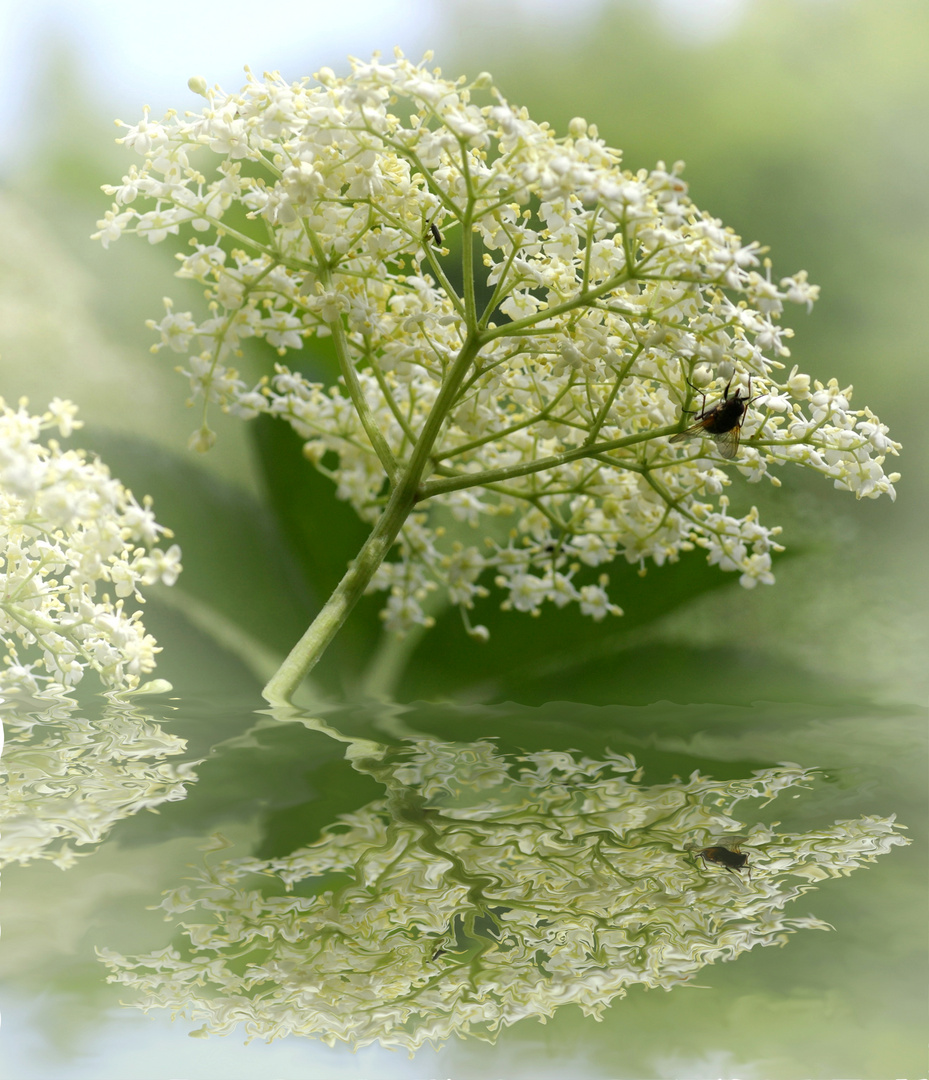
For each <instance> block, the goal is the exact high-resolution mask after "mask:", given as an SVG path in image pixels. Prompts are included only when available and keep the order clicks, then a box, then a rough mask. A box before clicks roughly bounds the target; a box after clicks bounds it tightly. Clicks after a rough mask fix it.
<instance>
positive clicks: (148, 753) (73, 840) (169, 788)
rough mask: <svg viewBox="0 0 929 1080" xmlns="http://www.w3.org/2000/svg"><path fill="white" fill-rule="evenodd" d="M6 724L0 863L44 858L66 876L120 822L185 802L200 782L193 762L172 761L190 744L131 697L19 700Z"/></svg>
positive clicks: (9, 707)
mask: <svg viewBox="0 0 929 1080" xmlns="http://www.w3.org/2000/svg"><path fill="white" fill-rule="evenodd" d="M0 717H2V721H3V729H4V747H3V758H2V761H0V780H2V783H3V789H4V790H3V799H2V801H0V829H2V832H0V865H6V864H8V863H13V862H18V863H22V864H25V863H29V862H31V861H32V860H33V859H48V860H50V861H51V862H53V863H54V864H55V865H56V866H60V867H61V868H62V869H67V868H68V867H70V866H71V865H72V864H73V863H74V861H75V860H76V859H77V858H78V857H79V856H81V855H88V854H90V853H91V852H92V851H93V850H95V848H96V846H97V845H98V844H99V843H100V842H101V841H102V840H104V839H105V838H106V836H107V834H108V833H109V832H110V830H111V829H112V827H113V825H114V824H115V823H116V822H117V821H120V820H121V819H123V818H127V817H130V816H131V815H133V814H137V813H138V812H139V811H140V810H152V809H154V808H156V807H157V806H159V805H161V804H162V803H165V802H174V801H177V800H179V799H183V798H184V797H185V796H186V794H187V785H188V784H190V783H192V782H193V781H195V780H196V779H197V776H196V772H195V771H194V770H195V767H196V765H197V762H189V761H184V762H170V761H167V760H166V759H167V758H170V757H173V756H176V755H178V754H182V753H183V752H184V750H185V748H186V746H187V743H186V741H185V740H184V739H181V738H178V736H177V735H172V734H169V733H168V732H166V731H164V730H163V729H162V727H161V725H160V724H159V723H158V722H157V721H156V720H155V719H154V717H152V716H150V715H149V714H148V713H147V712H146V711H145V710H144V708H143V707H142V706H141V705H140V704H139V703H138V699H134V698H132V697H131V696H127V697H120V696H118V695H114V694H108V695H105V696H104V697H100V698H96V699H93V700H92V701H91V702H90V703H89V704H86V703H81V704H79V703H78V702H77V701H75V700H73V699H72V698H70V697H68V696H66V695H61V696H59V695H57V694H54V695H52V696H50V697H44V698H43V697H34V698H32V699H30V700H28V701H23V700H16V699H14V700H8V701H7V702H6V703H5V704H0ZM75 848H79V849H82V850H75Z"/></svg>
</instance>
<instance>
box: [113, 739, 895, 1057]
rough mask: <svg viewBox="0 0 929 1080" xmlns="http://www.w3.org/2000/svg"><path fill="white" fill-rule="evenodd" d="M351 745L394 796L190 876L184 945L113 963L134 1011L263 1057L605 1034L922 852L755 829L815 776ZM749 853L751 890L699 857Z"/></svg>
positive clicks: (886, 825) (858, 823) (182, 920)
mask: <svg viewBox="0 0 929 1080" xmlns="http://www.w3.org/2000/svg"><path fill="white" fill-rule="evenodd" d="M305 722H306V723H307V724H308V726H310V727H314V726H318V727H321V728H322V729H324V730H326V728H325V725H321V724H317V723H316V722H314V721H310V720H308V721H305ZM328 730H329V731H330V733H332V732H331V729H328ZM337 737H340V736H337ZM347 741H349V742H350V743H351V745H350V747H349V750H348V753H347V755H346V756H347V757H348V758H349V759H350V760H351V761H352V763H353V765H354V767H355V768H356V769H358V770H359V771H361V772H365V773H369V774H370V775H372V776H374V777H375V778H376V779H377V780H378V781H379V782H381V783H382V784H384V786H385V788H386V794H385V797H384V798H381V799H377V800H375V801H374V802H371V803H369V804H368V805H366V806H364V807H362V808H361V809H359V810H357V811H355V812H354V813H350V814H343V815H341V816H340V818H339V819H338V820H337V821H336V822H335V823H333V825H332V826H330V827H328V828H326V829H324V830H323V832H322V836H321V838H320V839H319V840H318V841H317V842H316V843H313V844H309V845H307V846H306V847H302V848H299V849H298V850H296V851H294V852H293V853H292V854H290V855H287V856H286V857H283V858H276V859H255V858H238V859H226V860H223V861H216V862H213V861H211V860H209V859H207V860H205V862H204V864H203V866H201V867H199V868H194V872H193V877H192V879H191V884H184V885H181V886H179V887H178V888H176V889H173V890H172V891H171V892H170V893H168V894H166V896H165V898H164V900H163V901H162V903H161V907H162V908H163V909H164V910H165V912H166V913H167V916H166V918H167V920H168V921H169V922H172V923H175V924H178V925H179V927H180V930H181V931H182V935H183V940H182V941H180V942H178V941H176V942H175V943H174V944H172V945H170V946H169V947H167V948H163V949H160V950H158V951H155V952H152V953H150V954H147V955H143V956H131V957H126V956H122V955H121V954H119V953H116V952H114V951H113V950H109V949H103V950H100V951H99V955H100V958H101V959H102V960H103V961H104V963H106V965H107V967H108V968H109V969H110V972H111V975H110V981H112V982H118V983H120V984H122V985H123V986H125V987H128V988H130V989H132V990H133V991H135V995H136V996H135V1000H134V1001H133V1002H132V1004H135V1005H136V1006H137V1007H139V1008H142V1009H145V1010H148V1009H150V1008H168V1009H171V1010H172V1012H173V1013H174V1015H175V1016H178V1015H182V1016H184V1017H185V1018H187V1019H189V1020H192V1021H194V1022H202V1024H203V1026H202V1027H201V1028H200V1029H199V1031H196V1032H194V1033H193V1034H196V1035H206V1034H209V1033H214V1034H228V1033H229V1032H231V1031H232V1030H234V1029H235V1028H236V1027H237V1026H238V1025H239V1024H242V1025H244V1027H245V1032H246V1035H247V1037H248V1038H249V1039H251V1038H264V1039H267V1040H268V1041H270V1040H272V1039H276V1038H281V1037H284V1036H287V1035H303V1036H309V1037H312V1038H317V1039H321V1040H322V1041H324V1042H326V1043H328V1044H329V1045H334V1044H335V1043H337V1042H345V1043H348V1044H350V1045H351V1046H353V1047H359V1046H365V1045H367V1044H369V1043H372V1042H379V1043H381V1044H382V1045H385V1046H392V1047H404V1048H406V1049H408V1050H410V1051H413V1050H416V1049H417V1048H419V1047H420V1046H422V1045H423V1044H425V1043H432V1044H435V1045H439V1044H441V1043H442V1042H444V1041H445V1040H447V1039H448V1038H450V1037H451V1036H453V1035H459V1036H464V1035H468V1036H471V1037H476V1038H481V1039H485V1040H487V1041H491V1042H492V1041H494V1040H495V1039H496V1038H497V1037H498V1035H499V1034H500V1032H501V1031H502V1030H503V1029H504V1028H506V1027H508V1026H510V1025H512V1024H514V1023H516V1022H517V1021H519V1020H522V1019H525V1018H528V1017H535V1018H536V1019H539V1020H543V1021H544V1020H545V1019H546V1018H547V1017H550V1016H552V1015H553V1014H554V1013H555V1012H556V1010H557V1009H558V1008H559V1007H561V1006H562V1005H565V1004H575V1005H578V1006H579V1007H580V1008H581V1010H582V1011H583V1012H584V1013H585V1014H586V1015H589V1016H594V1017H595V1018H597V1019H600V1018H602V1016H603V1013H604V1011H605V1009H606V1008H607V1006H608V1005H609V1004H610V1002H611V1001H613V1000H615V999H617V998H621V997H623V996H624V995H625V994H626V992H627V990H628V988H629V987H630V986H634V985H636V984H641V985H644V986H647V987H661V988H663V989H665V990H670V989H671V988H673V987H675V986H678V985H681V984H684V983H687V982H689V981H691V980H693V978H694V977H695V976H696V975H697V973H698V972H699V971H700V970H701V969H702V968H704V967H705V966H706V965H707V964H712V963H715V962H717V961H724V960H731V959H734V958H735V957H737V956H739V955H740V954H741V953H743V952H745V951H746V950H749V949H752V948H755V947H758V946H767V945H783V944H785V943H786V942H787V940H788V939H789V937H790V935H791V934H793V933H794V932H795V931H797V930H799V929H830V927H829V926H828V924H827V923H824V922H823V921H822V920H820V919H817V918H816V917H815V916H812V915H788V914H786V912H785V909H786V908H787V907H788V906H789V905H790V904H791V902H792V901H794V900H796V899H798V898H799V897H800V896H802V895H804V894H805V893H807V892H809V891H810V890H811V889H814V888H815V883H816V882H818V881H822V880H825V879H827V878H832V877H839V876H845V875H847V874H849V873H851V871H852V870H854V869H855V868H857V867H860V866H862V865H864V864H866V863H869V862H872V861H873V860H874V859H875V858H876V857H877V856H878V855H879V854H881V853H884V852H887V851H889V850H890V849H891V848H892V847H893V846H894V845H899V844H906V843H907V842H908V841H906V840H905V839H904V838H903V837H901V836H900V835H899V834H898V833H897V832H896V830H897V829H898V828H899V826H897V825H895V824H894V820H893V818H878V817H862V818H860V819H857V820H854V821H837V822H835V823H834V824H833V825H831V826H828V827H824V828H820V829H816V830H815V831H812V832H808V833H782V832H778V831H777V830H776V827H775V826H776V823H775V825H761V824H753V825H748V824H746V822H745V818H746V817H749V816H751V806H752V804H754V805H756V806H763V805H765V804H766V803H767V802H770V801H771V800H772V799H774V798H775V797H776V796H777V795H778V794H779V793H781V792H783V791H788V790H794V789H796V788H802V787H804V786H806V785H807V783H808V781H809V779H810V777H811V775H812V772H813V771H812V770H807V769H803V768H801V767H799V766H796V765H791V764H782V765H780V766H778V767H776V768H773V769H763V770H758V771H756V772H754V773H753V774H752V776H751V777H750V778H747V779H744V780H735V781H716V780H713V779H711V778H709V777H706V776H701V775H699V774H698V773H694V774H693V775H692V776H691V777H690V778H689V779H688V780H686V781H681V780H677V779H675V780H674V781H672V782H670V783H667V784H655V785H651V786H649V785H645V784H643V783H642V782H641V780H642V773H641V769H637V767H636V763H635V761H634V760H633V759H632V758H630V757H625V756H622V755H613V756H607V758H606V759H605V760H602V761H595V760H592V759H590V758H586V757H581V756H579V755H577V754H574V753H562V752H552V751H543V752H539V753H530V754H525V755H523V756H521V757H516V758H507V757H504V756H503V755H502V754H500V753H499V751H498V750H497V749H496V747H495V746H494V745H493V744H492V743H488V742H485V741H481V742H474V743H446V742H441V741H438V740H435V739H430V738H426V739H419V740H417V741H416V742H415V744H414V745H413V747H412V748H408V749H407V750H406V751H402V750H401V751H399V752H398V751H388V750H386V748H384V747H381V746H379V745H378V744H376V743H372V742H364V741H362V740H358V741H353V740H347ZM736 834H738V835H736ZM737 840H738V841H740V842H741V845H742V851H743V852H744V853H746V858H747V861H748V867H749V869H750V874H749V873H748V872H746V873H734V872H727V871H726V870H725V868H723V867H719V866H714V865H712V864H710V865H709V866H707V865H701V863H700V861H698V859H697V858H696V857H695V853H696V852H697V851H699V850H700V849H701V848H703V847H705V846H706V845H707V844H709V843H711V842H714V843H720V842H723V843H728V844H730V845H735V844H736V842H737ZM226 845H227V842H226V841H224V840H223V839H222V837H216V838H214V841H213V843H212V844H211V845H210V849H209V850H211V851H213V852H216V851H218V850H220V849H221V848H223V847H225V846H226Z"/></svg>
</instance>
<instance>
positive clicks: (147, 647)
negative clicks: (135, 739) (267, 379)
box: [0, 398, 181, 698]
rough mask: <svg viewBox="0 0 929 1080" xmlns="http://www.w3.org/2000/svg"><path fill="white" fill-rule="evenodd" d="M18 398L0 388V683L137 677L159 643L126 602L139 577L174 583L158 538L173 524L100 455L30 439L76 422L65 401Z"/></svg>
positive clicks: (174, 567)
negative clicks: (44, 407)
mask: <svg viewBox="0 0 929 1080" xmlns="http://www.w3.org/2000/svg"><path fill="white" fill-rule="evenodd" d="M24 404H25V403H20V406H19V408H18V409H15V410H14V409H11V408H9V407H8V406H6V405H5V404H4V403H3V401H2V399H0V638H2V642H3V645H4V646H5V647H6V651H7V655H6V657H5V667H3V668H2V669H0V693H2V694H3V696H4V697H9V696H11V695H14V696H19V697H26V698H29V697H34V696H35V695H36V694H42V693H48V694H49V695H50V696H51V697H52V698H53V697H55V696H56V694H57V693H58V691H59V690H61V689H63V688H65V687H69V686H73V685H74V684H75V683H77V682H79V681H80V679H81V678H82V676H83V675H84V673H85V671H87V670H88V669H90V670H93V671H96V672H97V674H98V675H99V677H100V680H101V681H102V682H103V684H104V685H105V686H107V687H111V688H118V689H124V688H129V689H131V688H134V687H136V686H138V684H139V682H140V680H141V677H142V676H143V675H145V674H147V673H148V672H150V671H151V670H152V669H153V668H154V666H155V654H156V652H158V649H157V646H156V645H155V639H154V638H153V637H152V636H151V635H150V634H147V633H146V632H145V627H144V626H143V625H142V622H141V612H139V611H136V612H135V613H134V614H129V613H127V612H126V611H125V610H124V604H125V601H126V600H127V599H130V598H131V599H134V600H136V601H137V602H139V603H141V602H142V596H141V595H140V593H139V588H140V586H142V585H151V584H153V583H154V582H157V581H162V582H164V583H165V584H168V585H171V584H173V583H174V581H175V579H176V578H177V575H178V573H179V572H180V569H181V566H180V554H181V552H180V548H179V547H178V546H177V545H176V544H175V545H172V546H171V547H170V548H168V550H167V551H162V550H161V549H160V548H159V547H157V546H156V544H157V541H158V538H159V535H161V534H167V535H170V534H169V533H166V530H165V529H163V528H162V527H161V526H160V525H158V524H157V523H156V521H155V517H154V515H153V513H152V511H151V507H150V506H149V504H148V502H147V501H146V502H144V503H143V504H142V505H139V503H138V502H136V500H135V498H133V496H132V493H131V492H130V491H127V490H126V488H124V487H123V485H122V484H121V483H120V482H119V481H118V480H116V479H114V478H113V477H112V476H111V475H110V473H109V470H108V469H107V467H106V466H105V465H104V464H103V463H102V462H100V461H99V460H97V459H96V458H92V457H88V456H87V455H86V454H85V453H84V452H83V451H81V450H63V449H62V448H61V447H60V446H59V445H58V443H57V442H56V441H55V440H53V439H50V440H49V441H48V444H47V445H43V444H42V443H41V442H39V441H38V439H39V436H40V433H41V432H42V431H45V430H48V429H50V428H57V429H58V431H60V433H61V434H62V435H64V436H67V435H70V434H71V431H72V430H73V428H74V427H75V426H79V425H78V422H77V421H75V419H74V415H75V413H76V411H77V410H76V408H75V407H74V406H73V405H72V404H71V403H70V402H67V401H59V400H58V399H57V398H56V399H55V400H54V401H53V402H52V403H51V405H50V406H49V407H48V411H47V412H46V413H44V414H43V415H42V416H31V415H30V414H29V413H28V412H27V411H26V410H25V408H24ZM99 586H103V587H104V588H105V589H106V590H107V591H106V592H104V593H103V594H102V596H99V597H98V596H97V589H98V587H99ZM43 688H44V689H43Z"/></svg>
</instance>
